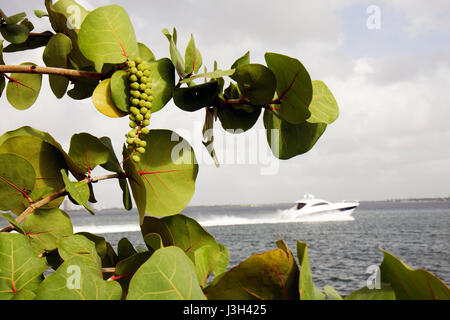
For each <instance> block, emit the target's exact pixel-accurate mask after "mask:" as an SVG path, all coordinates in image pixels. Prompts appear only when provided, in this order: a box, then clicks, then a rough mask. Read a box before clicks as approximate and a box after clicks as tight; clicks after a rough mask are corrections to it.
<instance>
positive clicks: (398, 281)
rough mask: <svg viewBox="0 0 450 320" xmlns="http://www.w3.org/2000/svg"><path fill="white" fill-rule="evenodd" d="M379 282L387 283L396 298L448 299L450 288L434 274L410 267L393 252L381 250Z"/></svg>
mask: <svg viewBox="0 0 450 320" xmlns="http://www.w3.org/2000/svg"><path fill="white" fill-rule="evenodd" d="M382 252H383V255H384V258H383V262H382V263H381V265H380V272H381V282H385V283H389V284H390V285H391V287H392V288H393V289H394V292H395V296H396V298H397V300H449V299H450V289H449V288H448V287H447V285H446V284H445V283H444V282H442V280H440V279H439V278H437V277H436V276H435V275H434V274H432V273H431V272H429V271H427V270H423V269H412V268H410V267H409V266H407V265H406V264H405V263H404V262H402V261H401V260H400V259H398V258H397V257H395V256H394V255H393V254H391V253H389V252H387V251H384V250H382Z"/></svg>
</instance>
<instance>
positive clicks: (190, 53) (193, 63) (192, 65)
mask: <svg viewBox="0 0 450 320" xmlns="http://www.w3.org/2000/svg"><path fill="white" fill-rule="evenodd" d="M202 62H203V61H202V55H201V54H200V51H199V50H198V49H197V47H196V46H195V40H194V35H193V34H191V39H190V40H189V43H188V45H187V47H186V53H185V65H186V69H185V73H186V74H191V73H197V72H198V70H200V67H201V66H202Z"/></svg>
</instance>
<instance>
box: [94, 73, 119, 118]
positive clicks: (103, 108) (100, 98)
mask: <svg viewBox="0 0 450 320" xmlns="http://www.w3.org/2000/svg"><path fill="white" fill-rule="evenodd" d="M111 89H112V88H111V79H105V80H103V81H102V82H100V83H99V84H98V85H97V87H96V88H95V90H94V93H93V94H92V103H93V104H94V106H95V108H96V109H97V110H98V111H99V112H101V113H103V114H104V115H105V116H107V117H110V118H121V117H124V116H126V115H127V113H126V112H124V111H122V110H121V109H120V108H118V107H117V106H116V104H115V103H114V100H113V96H112V92H111ZM120 106H121V108H123V107H124V106H123V105H122V104H121V105H120Z"/></svg>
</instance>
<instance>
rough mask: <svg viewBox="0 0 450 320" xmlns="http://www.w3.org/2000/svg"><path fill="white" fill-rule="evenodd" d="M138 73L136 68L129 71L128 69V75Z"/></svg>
mask: <svg viewBox="0 0 450 320" xmlns="http://www.w3.org/2000/svg"><path fill="white" fill-rule="evenodd" d="M137 72H138V69H137V68H136V67H132V68H131V69H130V73H131V74H136V73H137Z"/></svg>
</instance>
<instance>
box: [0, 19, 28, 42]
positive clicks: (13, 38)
mask: <svg viewBox="0 0 450 320" xmlns="http://www.w3.org/2000/svg"><path fill="white" fill-rule="evenodd" d="M0 33H1V34H2V36H3V38H5V40H7V41H9V42H11V43H16V44H17V43H23V42H25V41H26V40H27V38H28V34H29V33H30V30H28V28H27V27H25V26H23V25H21V24H3V25H1V26H0Z"/></svg>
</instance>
